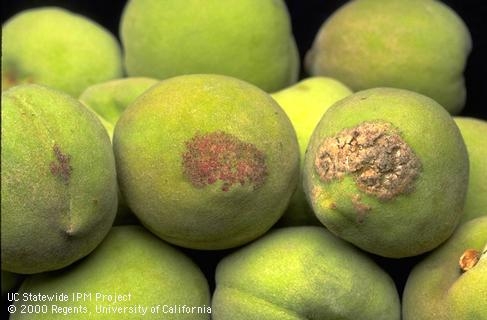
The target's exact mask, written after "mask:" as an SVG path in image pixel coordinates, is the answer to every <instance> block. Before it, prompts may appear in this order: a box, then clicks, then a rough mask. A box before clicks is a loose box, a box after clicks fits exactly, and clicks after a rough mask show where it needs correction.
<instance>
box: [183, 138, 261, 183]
mask: <svg viewBox="0 0 487 320" xmlns="http://www.w3.org/2000/svg"><path fill="white" fill-rule="evenodd" d="M182 164H183V170H184V175H185V176H186V178H188V180H189V181H190V182H191V184H192V185H193V186H195V187H196V188H202V187H205V186H207V185H210V184H214V183H216V182H217V181H220V182H221V183H222V187H221V190H222V191H229V190H230V188H231V187H232V186H234V185H241V186H244V185H251V186H252V187H253V189H257V188H259V187H260V186H262V185H263V184H264V182H265V179H266V177H267V166H266V163H265V155H264V153H263V152H262V151H260V150H259V149H257V148H256V147H255V146H254V145H253V144H251V143H247V142H244V141H242V140H240V139H238V138H237V137H235V136H234V135H231V134H228V133H226V132H222V131H217V132H210V133H205V134H196V135H195V136H194V137H193V138H192V139H191V140H189V141H187V142H186V151H185V152H184V154H183V160H182Z"/></svg>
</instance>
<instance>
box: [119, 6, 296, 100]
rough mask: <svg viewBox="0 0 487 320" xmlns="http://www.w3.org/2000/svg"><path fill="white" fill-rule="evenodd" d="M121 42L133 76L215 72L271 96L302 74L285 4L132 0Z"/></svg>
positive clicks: (123, 17)
mask: <svg viewBox="0 0 487 320" xmlns="http://www.w3.org/2000/svg"><path fill="white" fill-rule="evenodd" d="M120 38H121V40H122V45H123V49H124V63H125V67H126V71H127V74H128V75H129V76H146V77H154V78H157V79H166V78H170V77H173V76H178V75H184V74H195V73H214V74H222V75H227V76H232V77H236V78H239V79H242V80H244V81H246V82H250V83H252V84H254V85H256V86H258V87H260V88H261V89H263V90H265V91H268V92H272V91H276V90H280V89H282V88H284V87H286V86H288V85H290V84H292V83H294V82H296V81H297V78H298V74H299V66H300V64H299V62H300V59H299V53H298V50H297V47H296V43H295V40H294V37H293V35H292V29H291V21H290V17H289V12H288V10H287V8H286V5H285V2H284V1H283V0H240V1H233V2H228V1H220V0H206V1H205V2H204V5H202V3H201V2H200V1H198V0H186V1H183V2H182V1H179V0H166V1H159V0H137V1H133V0H132V1H128V2H127V4H126V6H125V8H124V11H123V13H122V17H121V21H120Z"/></svg>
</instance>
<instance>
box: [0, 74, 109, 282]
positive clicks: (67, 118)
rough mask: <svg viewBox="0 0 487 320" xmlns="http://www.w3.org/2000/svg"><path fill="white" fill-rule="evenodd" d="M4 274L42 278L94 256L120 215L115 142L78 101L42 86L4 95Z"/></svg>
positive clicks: (2, 195) (20, 87) (2, 212)
mask: <svg viewBox="0 0 487 320" xmlns="http://www.w3.org/2000/svg"><path fill="white" fill-rule="evenodd" d="M1 161H2V193H1V197H2V201H1V216H2V226H1V228H2V232H1V238H2V270H6V271H10V272H15V273H38V272H44V271H49V270H54V269H59V268H63V267H65V266H67V265H69V264H71V263H73V262H74V261H76V260H78V259H80V258H82V257H84V256H86V255H87V254H88V253H90V252H91V251H92V250H93V249H94V248H95V247H96V246H97V245H98V244H99V243H100V242H101V241H102V239H103V238H104V237H105V236H106V234H107V233H108V231H109V229H110V227H111V225H112V223H113V219H114V218H115V212H116V208H117V181H116V170H115V159H114V155H113V150H112V147H111V144H110V139H109V138H108V135H107V133H106V131H105V129H104V128H103V126H102V125H101V123H100V122H99V120H98V119H97V118H96V116H95V115H94V114H93V113H92V112H91V111H89V110H88V109H86V108H85V107H84V106H83V105H82V104H81V103H80V102H79V101H77V100H76V99H74V98H72V97H71V96H69V95H67V94H65V93H63V92H60V91H58V90H54V89H51V88H47V87H44V86H40V85H35V84H31V85H28V84H26V85H18V86H15V87H13V88H11V89H9V90H6V91H3V92H2V160H1Z"/></svg>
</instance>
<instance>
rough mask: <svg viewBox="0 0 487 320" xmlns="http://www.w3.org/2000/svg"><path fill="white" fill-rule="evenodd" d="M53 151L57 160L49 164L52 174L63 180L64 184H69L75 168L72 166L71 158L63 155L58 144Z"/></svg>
mask: <svg viewBox="0 0 487 320" xmlns="http://www.w3.org/2000/svg"><path fill="white" fill-rule="evenodd" d="M52 150H53V152H54V157H55V158H56V160H54V161H51V163H50V164H49V169H50V171H51V174H52V175H53V176H56V177H58V178H59V179H61V181H62V182H63V183H64V184H69V179H70V177H71V173H72V172H73V167H72V166H71V165H70V161H71V156H70V155H69V154H66V153H63V152H62V151H61V148H60V147H59V145H57V144H55V145H54V146H53V147H52Z"/></svg>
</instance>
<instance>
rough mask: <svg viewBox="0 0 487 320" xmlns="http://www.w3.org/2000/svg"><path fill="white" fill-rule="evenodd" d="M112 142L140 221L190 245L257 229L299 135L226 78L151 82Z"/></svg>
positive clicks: (266, 222)
mask: <svg viewBox="0 0 487 320" xmlns="http://www.w3.org/2000/svg"><path fill="white" fill-rule="evenodd" d="M113 146H114V151H115V157H116V162H117V172H118V175H119V182H120V189H121V191H122V194H123V196H124V198H125V200H126V201H127V203H128V205H129V207H130V208H131V209H132V211H133V212H134V213H135V215H136V216H137V217H138V218H139V220H140V221H141V223H142V224H143V225H145V226H146V227H147V228H148V229H149V230H151V231H152V232H154V233H155V234H156V235H158V236H159V237H161V238H162V239H164V240H166V241H168V242H171V243H174V244H177V245H180V246H185V247H191V248H196V249H223V248H229V247H234V246H238V245H241V244H243V243H245V242H248V241H251V240H253V239H255V238H257V237H258V236H260V235H262V234H263V233H264V232H266V231H267V230H268V229H269V228H270V227H271V226H272V225H273V224H274V223H275V222H276V221H277V220H278V219H279V218H280V217H281V215H282V214H283V212H284V210H285V209H286V207H287V205H288V203H289V199H290V198H291V195H292V193H293V192H294V190H295V189H296V184H297V181H298V178H299V147H298V142H297V138H296V134H295V132H294V129H293V127H292V124H291V122H290V121H289V119H288V117H287V116H286V114H285V113H284V111H283V110H282V109H281V108H280V107H279V105H278V104H277V103H276V102H275V101H274V100H273V99H272V98H271V97H270V95H268V94H267V93H265V92H264V91H262V90H260V89H259V88H257V87H256V86H254V85H251V84H249V83H246V82H244V81H241V80H238V79H236V78H232V77H228V76H222V75H205V74H202V75H186V76H179V77H174V78H171V79H167V80H163V81H161V82H159V83H158V84H156V85H155V86H153V87H151V88H150V89H149V90H148V91H146V92H144V93H143V94H142V95H141V96H140V97H139V98H137V99H136V100H135V101H134V102H133V103H132V104H131V105H130V106H129V107H128V108H127V109H126V110H125V112H124V113H123V114H122V116H121V117H120V119H119V120H118V122H117V125H116V127H115V132H114V137H113Z"/></svg>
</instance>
